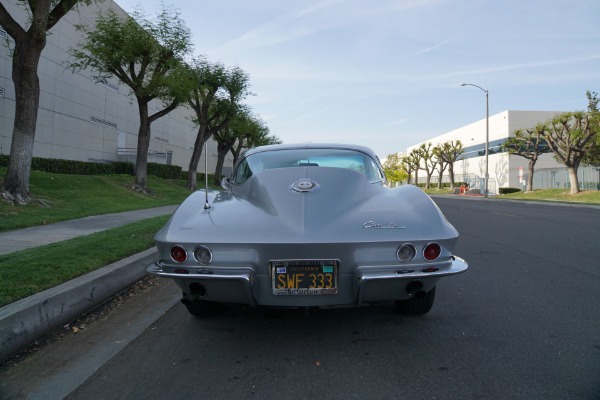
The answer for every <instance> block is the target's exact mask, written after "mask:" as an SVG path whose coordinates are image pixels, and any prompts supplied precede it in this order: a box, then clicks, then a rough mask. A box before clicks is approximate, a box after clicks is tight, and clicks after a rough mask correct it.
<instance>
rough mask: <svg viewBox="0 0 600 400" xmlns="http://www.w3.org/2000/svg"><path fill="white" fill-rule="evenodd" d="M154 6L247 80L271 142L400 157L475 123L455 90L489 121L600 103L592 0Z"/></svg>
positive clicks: (152, 10)
mask: <svg viewBox="0 0 600 400" xmlns="http://www.w3.org/2000/svg"><path fill="white" fill-rule="evenodd" d="M163 1H164V3H165V4H166V5H173V6H174V7H175V8H177V9H179V10H180V11H181V15H182V17H183V19H184V20H185V21H186V24H187V25H188V27H189V28H190V29H191V31H192V35H193V41H194V43H195V54H196V55H205V56H206V57H207V58H208V59H209V60H211V61H219V62H222V63H224V64H225V65H228V66H234V65H237V66H239V67H241V68H242V69H243V70H244V71H246V72H247V73H248V74H249V75H250V82H251V90H252V92H254V93H255V94H256V95H255V96H251V97H249V98H248V99H247V100H246V103H248V104H249V105H250V106H251V107H252V109H253V110H254V112H255V113H256V114H258V115H259V116H260V117H261V118H262V119H263V120H265V121H266V123H267V125H268V126H269V129H270V131H271V133H272V134H274V135H277V136H278V137H279V138H280V139H281V140H283V142H284V143H297V142H306V141H311V142H341V143H355V144H361V145H365V146H369V147H371V148H372V149H374V150H375V151H376V152H377V154H378V155H379V156H380V157H381V158H383V157H385V156H386V155H388V154H390V153H393V152H398V151H406V148H407V147H408V146H412V145H414V144H416V143H419V142H421V141H424V140H427V139H428V138H432V137H435V136H438V135H441V134H443V133H446V132H449V131H451V130H454V129H457V128H459V127H461V126H464V125H468V124H470V123H473V122H475V121H478V120H480V119H484V118H485V94H484V92H483V91H481V90H479V89H477V88H476V87H472V86H466V87H461V86H460V84H461V83H463V82H466V83H472V84H476V85H478V86H480V87H482V88H484V89H487V90H488V91H489V107H490V115H494V114H496V113H499V112H502V111H505V110H536V111H537V110H539V111H575V110H579V111H583V110H585V109H586V107H587V99H586V96H585V93H586V91H587V90H590V91H594V92H600V23H599V21H600V1H599V0H537V1H536V0H501V1H499V0H253V1H248V0H219V1H206V0H170V1H169V0H163ZM116 2H117V4H119V5H120V6H121V7H122V8H123V9H124V10H125V11H128V12H131V11H133V10H134V8H135V6H136V5H138V4H140V3H142V2H140V1H139V0H116ZM160 4H161V1H160V0H144V1H143V9H144V11H145V12H146V13H147V14H150V15H156V13H157V12H158V11H159V10H160Z"/></svg>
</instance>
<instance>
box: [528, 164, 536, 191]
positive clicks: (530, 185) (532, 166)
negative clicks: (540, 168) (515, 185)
mask: <svg viewBox="0 0 600 400" xmlns="http://www.w3.org/2000/svg"><path fill="white" fill-rule="evenodd" d="M534 169H535V160H533V159H532V160H529V176H528V177H527V191H528V192H533V172H534Z"/></svg>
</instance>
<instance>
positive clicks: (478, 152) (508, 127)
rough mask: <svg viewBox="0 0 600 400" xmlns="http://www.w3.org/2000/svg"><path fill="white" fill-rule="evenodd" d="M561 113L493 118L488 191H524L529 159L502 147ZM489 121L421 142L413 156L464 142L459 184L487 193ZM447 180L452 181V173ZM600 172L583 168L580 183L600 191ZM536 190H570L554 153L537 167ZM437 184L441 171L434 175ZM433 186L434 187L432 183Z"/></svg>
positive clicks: (458, 164)
mask: <svg viewBox="0 0 600 400" xmlns="http://www.w3.org/2000/svg"><path fill="white" fill-rule="evenodd" d="M560 113H561V112H559V111H515V110H507V111H504V112H501V113H498V114H495V115H491V116H489V150H488V153H489V154H488V174H489V182H488V191H489V194H490V195H494V194H498V190H499V188H501V187H512V188H520V189H524V188H525V185H526V183H527V180H526V178H527V174H528V163H529V160H528V159H526V158H524V157H521V156H518V155H509V154H508V153H507V152H506V150H505V149H503V148H502V144H503V143H504V142H505V141H506V140H507V139H508V138H509V137H514V134H515V131H516V130H517V129H528V128H534V127H535V126H536V125H537V124H538V123H540V122H546V121H548V120H550V119H551V118H553V117H554V116H555V115H557V114H560ZM485 139H486V119H485V118H483V119H482V120H479V121H477V122H474V123H472V124H470V125H467V126H463V127H461V128H458V129H456V130H453V131H451V132H448V133H445V134H443V135H440V136H437V137H434V138H432V139H430V140H426V141H424V142H421V143H418V144H416V145H414V146H411V147H409V148H408V149H407V153H410V152H411V151H412V150H413V149H415V148H418V147H419V146H421V144H423V143H425V144H427V143H431V144H432V145H433V146H436V145H438V144H442V143H445V142H450V141H456V140H460V141H461V142H462V144H463V149H464V153H463V154H462V156H460V157H459V159H458V161H457V162H456V163H455V164H454V174H455V182H468V183H469V186H470V187H471V188H479V189H480V190H481V192H482V193H483V187H484V177H485V142H486V140H485ZM445 174H446V175H445V176H444V178H443V181H446V182H449V177H448V172H447V171H446V173H445ZM598 174H599V171H598V169H596V168H592V167H587V168H584V167H580V168H579V173H578V176H579V180H580V186H581V188H582V189H597V188H598ZM533 176H534V182H533V183H534V187H533V189H542V188H557V189H563V188H564V189H566V188H568V187H569V178H568V173H567V170H566V167H565V166H564V165H562V164H560V163H558V162H557V161H556V160H555V159H554V156H553V153H547V154H542V155H541V156H540V158H539V159H538V161H537V163H536V164H535V171H534V175H533ZM432 182H435V184H437V172H436V173H434V174H433V176H432ZM419 183H425V172H424V171H423V170H421V171H419ZM432 185H433V184H432Z"/></svg>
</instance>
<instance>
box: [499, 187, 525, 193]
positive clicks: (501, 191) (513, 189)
mask: <svg viewBox="0 0 600 400" xmlns="http://www.w3.org/2000/svg"><path fill="white" fill-rule="evenodd" d="M498 191H499V192H500V194H509V193H516V192H520V191H521V189H517V188H511V187H506V188H505V187H501V188H500V189H499V190H498Z"/></svg>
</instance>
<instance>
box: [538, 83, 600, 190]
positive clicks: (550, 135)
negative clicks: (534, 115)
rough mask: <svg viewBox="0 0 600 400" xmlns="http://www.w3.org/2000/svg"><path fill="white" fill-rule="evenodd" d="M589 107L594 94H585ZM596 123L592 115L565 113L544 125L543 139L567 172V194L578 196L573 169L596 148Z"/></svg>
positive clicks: (575, 175) (575, 169)
mask: <svg viewBox="0 0 600 400" xmlns="http://www.w3.org/2000/svg"><path fill="white" fill-rule="evenodd" d="M587 95H588V100H589V101H590V107H591V103H592V102H593V101H594V99H595V98H596V94H595V93H593V94H592V93H590V92H588V93H587ZM598 134H599V133H598V122H597V118H596V115H595V114H594V113H593V112H587V113H586V112H567V113H563V114H560V115H558V116H557V117H555V118H553V119H552V120H551V121H550V122H548V123H547V124H546V129H545V130H544V134H543V135H544V139H545V140H546V142H547V143H548V146H549V147H550V149H551V150H552V151H553V152H554V156H555V158H556V159H557V160H558V161H559V162H561V163H563V164H564V165H565V166H566V167H567V170H568V171H569V181H570V182H571V194H576V193H579V192H580V189H579V180H578V179H577V169H578V168H579V165H580V164H581V162H582V160H583V158H584V156H585V154H586V152H588V151H590V150H592V149H593V148H594V146H595V145H596V142H595V140H596V136H597V135H598Z"/></svg>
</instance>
